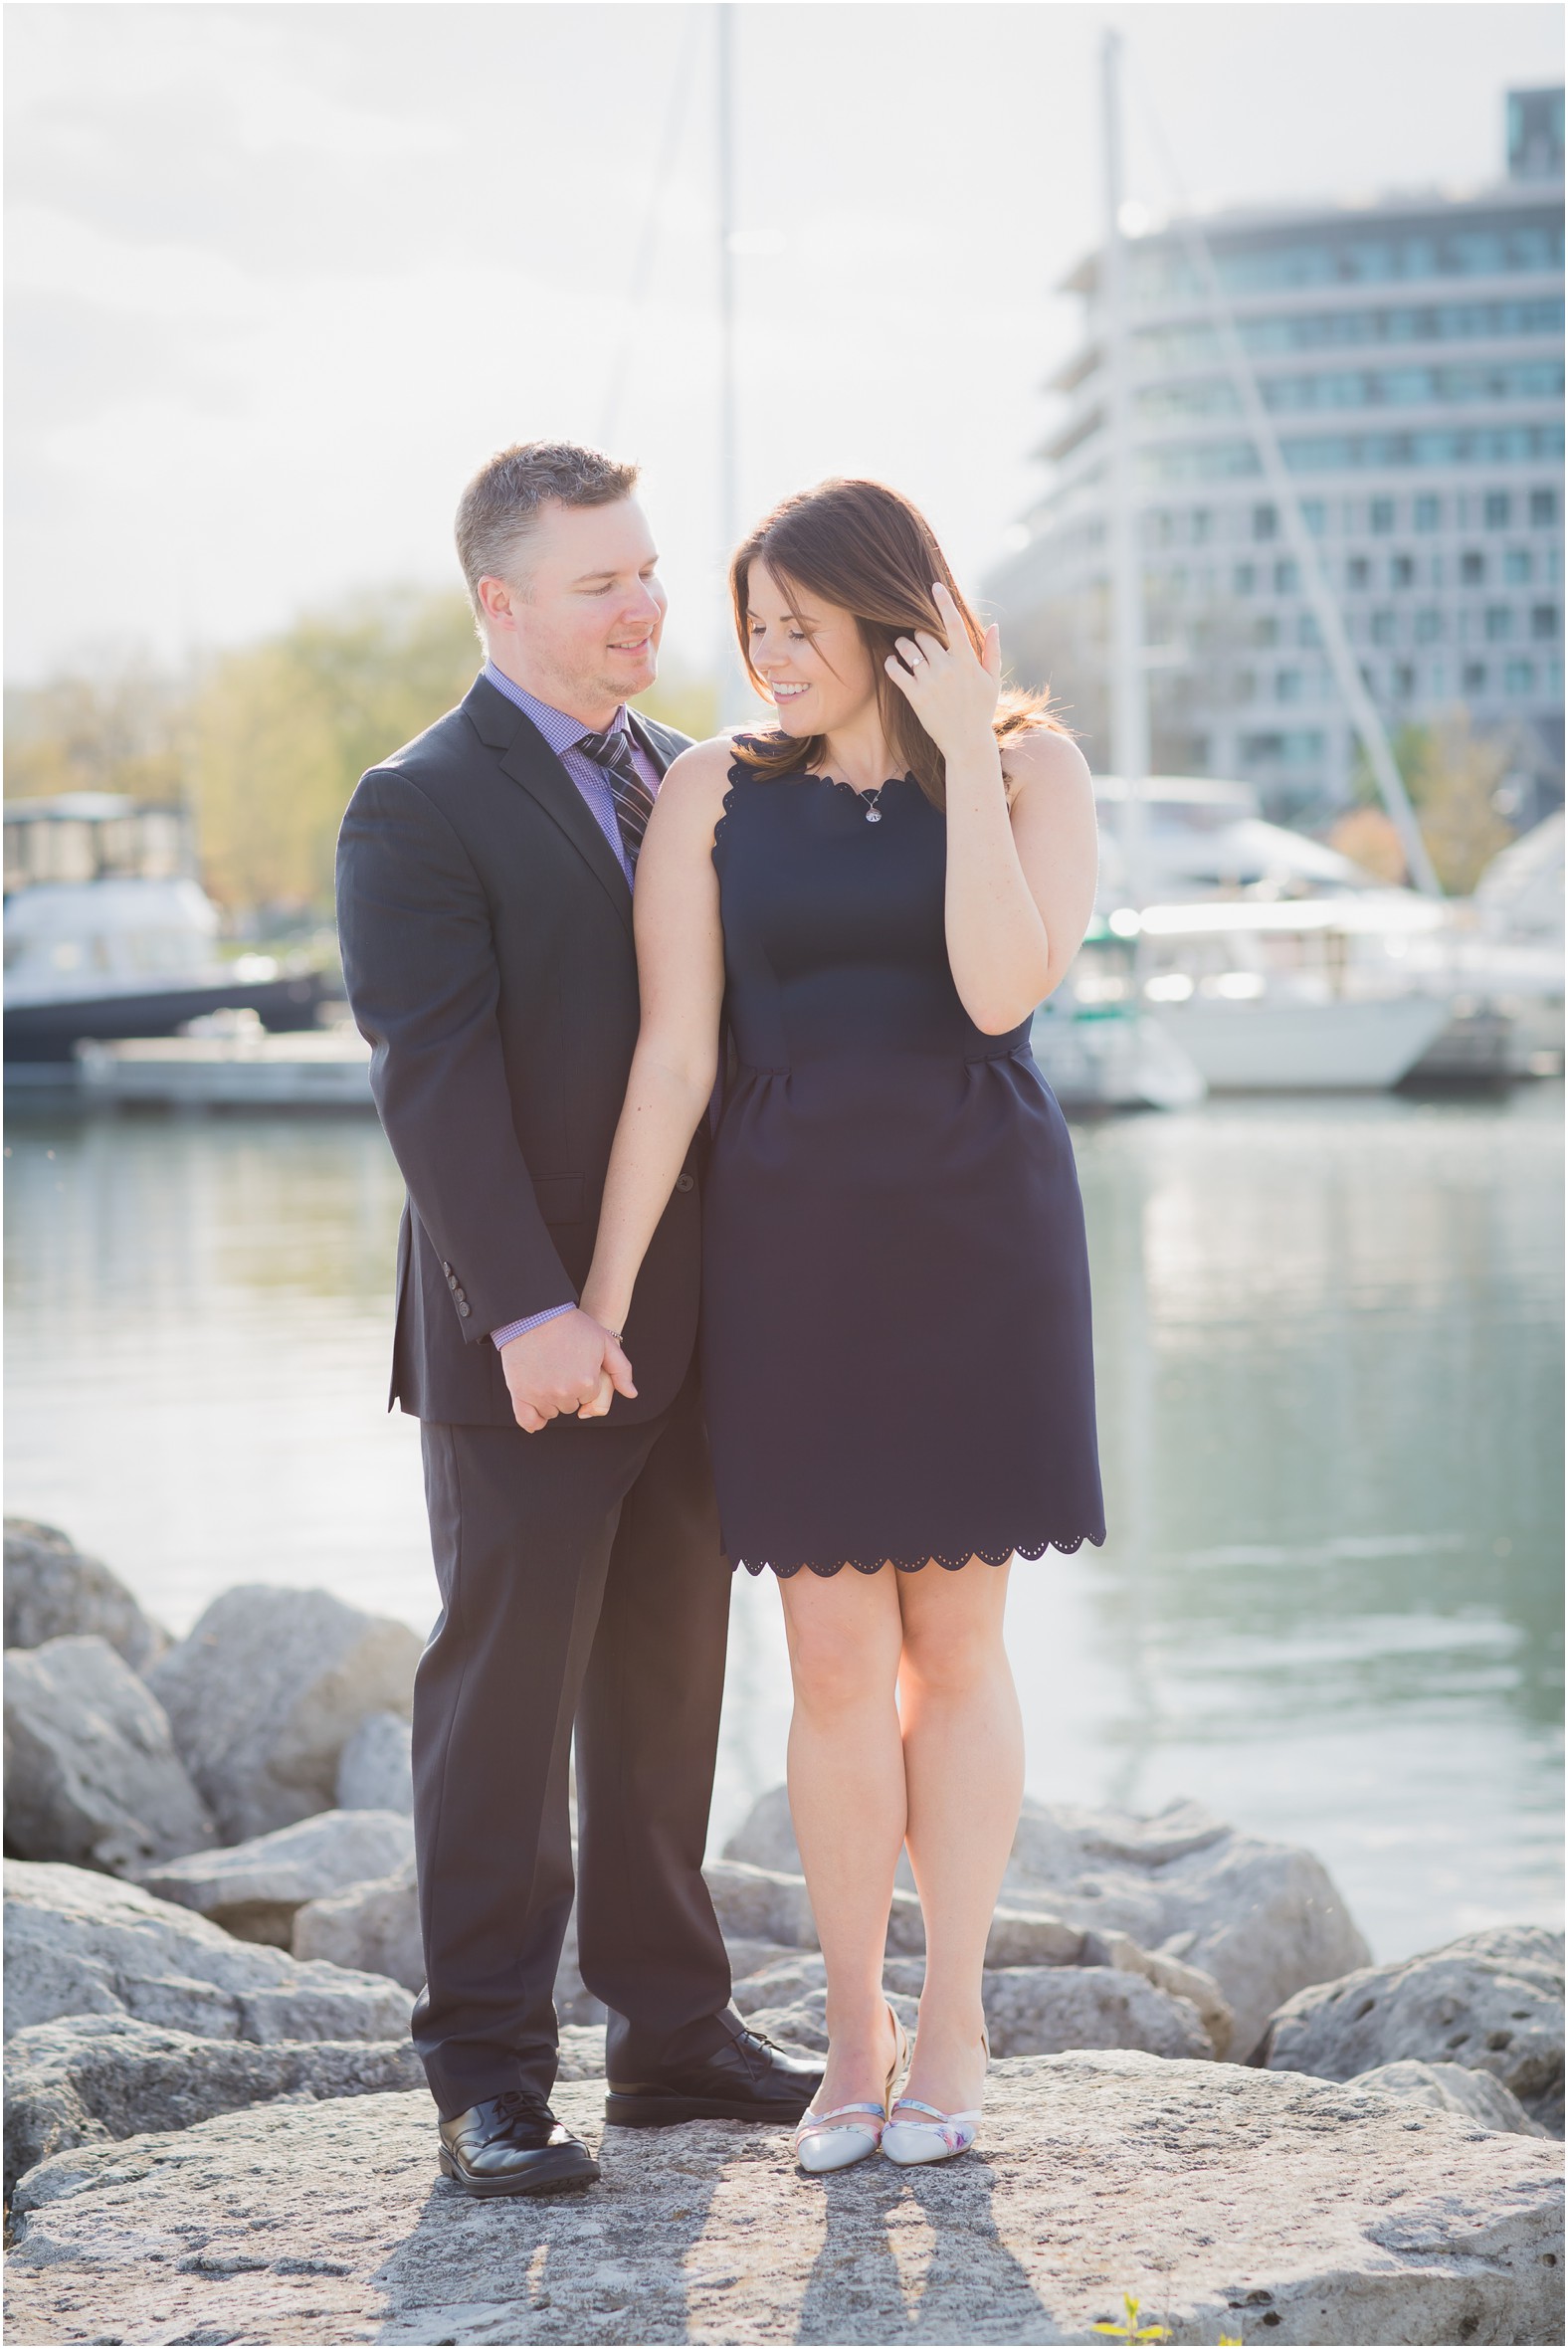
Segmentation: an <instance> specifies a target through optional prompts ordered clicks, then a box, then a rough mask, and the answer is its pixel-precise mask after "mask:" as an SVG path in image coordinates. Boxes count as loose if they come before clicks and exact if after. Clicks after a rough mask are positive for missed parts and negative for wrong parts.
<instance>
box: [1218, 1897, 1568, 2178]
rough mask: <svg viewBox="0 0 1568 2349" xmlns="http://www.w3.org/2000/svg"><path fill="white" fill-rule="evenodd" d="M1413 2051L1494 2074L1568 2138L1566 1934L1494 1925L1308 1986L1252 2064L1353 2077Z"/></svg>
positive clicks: (1423, 2059)
mask: <svg viewBox="0 0 1568 2349" xmlns="http://www.w3.org/2000/svg"><path fill="white" fill-rule="evenodd" d="M1407 2056H1409V2057H1413V2058H1414V2059H1415V2060H1416V2061H1417V2062H1419V2063H1445V2064H1447V2063H1459V2064H1463V2065H1464V2066H1465V2067H1466V2068H1467V2069H1468V2070H1470V2071H1489V2072H1490V2073H1491V2075H1492V2077H1493V2078H1494V2079H1499V2080H1501V2081H1502V2083H1503V2086H1504V2087H1506V2088H1510V2089H1511V2090H1512V2091H1513V2093H1514V2095H1515V2096H1517V2097H1518V2099H1519V2101H1520V2103H1521V2104H1522V2105H1523V2106H1524V2108H1525V2110H1526V2112H1528V2113H1530V2114H1532V2115H1533V2117H1534V2118H1535V2119H1537V2120H1539V2121H1542V2122H1544V2123H1545V2124H1546V2126H1547V2127H1548V2128H1551V2129H1553V2130H1554V2131H1555V2133H1556V2134H1557V2135H1559V2136H1560V2135H1561V2134H1562V2116H1563V1937H1562V1935H1561V1934H1560V1933H1549V1932H1548V1931H1547V1930H1546V1928H1545V1926H1544V1925H1494V1926H1492V1927H1490V1928H1488V1930H1487V1931H1485V1932H1483V1933H1467V1934H1466V1935H1465V1936H1464V1937H1463V1939H1461V1940H1459V1941H1450V1942H1448V1943H1447V1944H1446V1945H1445V1946H1444V1947H1443V1948H1442V1949H1433V1950H1428V1951H1426V1952H1425V1953H1424V1954H1423V1955H1422V1956H1420V1957H1413V1958H1406V1959H1405V1960H1404V1961H1403V1962H1402V1963H1400V1964H1398V1965H1392V1966H1363V1967H1361V1968H1359V1969H1358V1971H1357V1972H1355V1973H1353V1974H1347V1975H1346V1976H1345V1977H1344V1979H1343V1980H1342V1981H1339V1982H1325V1983H1320V1984H1318V1985H1317V1986H1316V1987H1315V1988H1314V1989H1311V1990H1303V1991H1300V1992H1298V1993H1297V1995H1296V1996H1295V1997H1294V1998H1292V1999H1290V2000H1288V2001H1287V2002H1286V2004H1285V2005H1284V2006H1282V2007H1281V2008H1280V2010H1279V2012H1278V2014H1276V2015H1275V2016H1274V2020H1273V2022H1272V2023H1271V2024H1270V2026H1269V2032H1268V2036H1267V2037H1266V2039H1265V2040H1264V2042H1263V2044H1262V2045H1261V2047H1260V2048H1259V2050H1258V2052H1257V2055H1255V2057H1254V2061H1255V2062H1259V2063H1265V2064H1267V2065H1268V2067H1269V2069H1270V2070H1271V2071H1309V2072H1312V2073H1313V2074H1314V2075H1315V2076H1316V2077H1317V2078H1318V2079H1354V2078H1355V2077H1356V2076H1357V2075H1358V2074H1359V2073H1361V2072H1366V2071H1371V2070H1373V2069H1374V2068H1376V2067H1377V2066H1379V2065H1382V2064H1385V2063H1398V2062H1401V2061H1403V2060H1404V2059H1405V2058H1406V2057H1407Z"/></svg>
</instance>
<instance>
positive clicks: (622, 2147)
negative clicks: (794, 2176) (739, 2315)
mask: <svg viewBox="0 0 1568 2349" xmlns="http://www.w3.org/2000/svg"><path fill="white" fill-rule="evenodd" d="M585 2134H587V2135H588V2136H589V2139H590V2142H591V2141H592V2140H593V2138H594V2137H596V2136H597V2132H596V2131H587V2132H585ZM686 2136H687V2132H686V2131H683V2130H658V2131H654V2130H647V2131H644V2130H629V2129H610V2130H606V2131H605V2132H604V2136H603V2140H602V2142H601V2143H599V2144H597V2145H596V2147H595V2150H596V2152H597V2154H598V2159H599V2164H600V2183H599V2185H598V2186H596V2187H594V2188H593V2189H591V2190H590V2191H589V2192H587V2193H577V2194H558V2195H537V2196H530V2195H518V2196H511V2197H497V2198H496V2199H495V2200H493V2201H480V2200H478V2199H477V2198H476V2197H475V2196H473V2195H471V2194H466V2193H465V2192H464V2191H463V2189H462V2188H461V2187H459V2186H455V2185H453V2184H451V2183H450V2182H449V2181H447V2180H445V2179H440V2180H437V2181H436V2182H434V2183H433V2185H432V2187H431V2190H430V2193H429V2195H428V2196H427V2198H426V2201H425V2205H424V2208H423V2210H422V2211H421V2212H420V2215H419V2221H418V2224H417V2225H416V2227H415V2228H414V2231H413V2233H412V2234H411V2235H409V2236H408V2237H407V2238H406V2240H405V2241H404V2242H403V2243H401V2244H400V2245H399V2246H398V2248H397V2250H396V2251H394V2252H393V2253H392V2255H391V2256H390V2257H389V2258H388V2259H387V2260H385V2261H384V2262H383V2264H382V2265H381V2267H380V2268H379V2269H378V2270H377V2271H376V2273H375V2275H374V2276H373V2277H372V2278H371V2281H372V2283H373V2284H374V2285H375V2286H377V2287H378V2288H379V2289H380V2290H381V2291H384V2292H385V2294H386V2295H387V2299H388V2301H389V2302H390V2303H391V2305H392V2307H393V2308H394V2309H395V2310H396V2314H395V2315H394V2316H392V2317H391V2318H389V2319H388V2321H387V2322H386V2323H385V2324H384V2326H383V2327H382V2329H381V2330H380V2331H379V2332H378V2333H377V2334H376V2336H375V2337H376V2339H377V2340H378V2341H383V2342H389V2343H390V2342H402V2343H416V2342H418V2343H422V2344H423V2343H429V2342H433V2341H436V2342H439V2341H461V2342H465V2343H467V2342H495V2343H503V2342H505V2343H510V2342H517V2341H562V2342H573V2343H590V2342H621V2343H624V2342H627V2341H638V2342H656V2341H686V2340H689V2339H690V2338H691V2336H692V2316H693V2311H692V2308H691V2304H690V2302H691V2290H690V2287H691V2285H692V2284H693V2283H700V2282H703V2281H706V2280H708V2279H707V2278H706V2277H705V2276H704V2275H703V2274H702V2273H701V2269H702V2264H703V2263H702V2261H701V2259H700V2256H698V2255H697V2254H698V2247H699V2245H700V2244H701V2242H702V2238H703V2236H704V2233H705V2232H706V2229H707V2225H708V2216H709V2206H710V2204H711V2202H712V2199H713V2194H714V2190H715V2187H716V2184H717V2180H716V2179H715V2177H714V2175H713V2169H712V2151H713V2149H712V2145H711V2143H710V2142H708V2143H707V2144H705V2145H704V2146H702V2147H701V2148H698V2147H696V2146H694V2145H692V2144H689V2143H687V2144H683V2143H681V2142H680V2140H681V2139H683V2138H685V2137H686ZM693 2259H694V2260H695V2265H696V2268H697V2270H698V2272H697V2273H696V2274H692V2273H690V2272H689V2268H690V2265H691V2263H692V2261H693ZM709 2264H710V2262H709ZM713 2280H719V2281H721V2280H722V2279H721V2278H715V2279H713Z"/></svg>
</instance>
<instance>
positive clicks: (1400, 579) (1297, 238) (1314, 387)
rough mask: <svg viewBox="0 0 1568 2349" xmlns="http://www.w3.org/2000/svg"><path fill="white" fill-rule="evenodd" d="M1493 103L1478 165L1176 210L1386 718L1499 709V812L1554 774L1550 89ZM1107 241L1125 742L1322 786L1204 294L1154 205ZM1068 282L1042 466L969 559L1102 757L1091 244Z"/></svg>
mask: <svg viewBox="0 0 1568 2349" xmlns="http://www.w3.org/2000/svg"><path fill="white" fill-rule="evenodd" d="M1508 127H1509V172H1508V177H1507V179H1506V180H1505V181H1504V182H1503V183H1502V184H1500V185H1498V186H1495V187H1490V188H1486V189H1483V190H1479V191H1472V192H1466V193H1456V192H1449V191H1445V192H1443V193H1440V194H1429V195H1423V196H1391V197H1388V198H1386V199H1384V200H1382V201H1379V202H1375V203H1357V204H1354V205H1349V204H1347V205H1345V206H1343V207H1340V208H1337V209H1333V210H1323V209H1314V210H1306V209H1291V210H1283V209H1281V210H1278V211H1271V212H1267V213H1266V212H1224V213H1219V214H1216V215H1214V216H1213V217H1211V218H1209V219H1208V220H1206V221H1205V222H1204V224H1203V225H1204V230H1205V234H1206V236H1207V238H1208V241H1209V245H1210V248H1211V250H1212V252H1213V254H1214V257H1215V262H1216V265H1217V268H1218V272H1219V277H1220V281H1221V284H1222V287H1223V289H1224V293H1225V296H1226V298H1227V300H1228V301H1229V303H1230V304H1231V306H1232V309H1233V312H1234V315H1235V318H1236V321H1237V325H1238V329H1239V332H1240V336H1241V341H1242V344H1243V347H1244V349H1245V351H1246V352H1247V354H1248V356H1249V358H1250V360H1251V363H1252V365H1253V367H1254V369H1255V371H1256V374H1257V377H1258V381H1259V385H1260V389H1261V392H1262V396H1263V399H1264V402H1265V404H1266V406H1267V407H1268V409H1269V410H1270V412H1271V414H1272V416H1273V418H1274V425H1275V429H1276V431H1277V433H1278V435H1279V439H1280V444H1281V449H1282V453H1283V456H1284V460H1285V463H1286V465H1287V466H1288V467H1289V469H1290V471H1291V473H1292V475H1293V476H1294V477H1295V479H1296V482H1297V485H1298V488H1299V491H1300V494H1301V498H1302V502H1303V509H1304V513H1305V517H1306V520H1307V524H1308V526H1309V528H1310V529H1311V530H1312V531H1313V533H1314V534H1315V535H1316V537H1317V538H1318V540H1319V543H1320V546H1321V550H1322V553H1323V557H1324V561H1325V563H1326V566H1327V571H1328V577H1329V581H1330V584H1331V586H1332V587H1333V589H1334V590H1335V592H1336V593H1337V595H1338V596H1339V599H1340V602H1341V607H1342V609H1343V612H1344V615H1345V620H1346V624H1347V628H1348V631H1349V635H1350V640H1351V644H1352V646H1353V647H1354V649H1355V653H1356V657H1357V659H1358V660H1359V662H1360V663H1361V666H1362V671H1363V675H1364V676H1365V678H1366V680H1367V684H1368V686H1369V689H1370V691H1371V693H1372V695H1373V698H1374V700H1375V702H1376V704H1377V706H1378V708H1379V710H1380V712H1381V714H1382V716H1383V720H1384V723H1385V724H1386V725H1387V726H1388V727H1389V729H1390V731H1393V730H1394V729H1396V728H1397V727H1398V726H1399V725H1401V724H1402V723H1404V722H1405V721H1407V720H1411V719H1417V720H1428V719H1431V718H1434V717H1437V716H1439V715H1441V714H1445V713H1447V712H1450V711H1452V710H1455V709H1457V708H1460V707H1463V708H1465V709H1467V710H1468V711H1469V712H1470V718H1471V720H1472V722H1473V723H1474V725H1475V726H1476V727H1477V729H1482V730H1486V731H1488V732H1494V731H1502V732H1504V733H1506V735H1507V736H1508V737H1509V741H1510V756H1511V764H1512V765H1513V767H1514V768H1515V770H1516V772H1517V775H1518V778H1519V780H1518V782H1517V784H1516V786H1515V792H1516V797H1515V802H1514V804H1513V805H1512V806H1511V807H1510V808H1509V810H1508V813H1509V815H1510V819H1511V821H1513V822H1514V823H1515V824H1527V823H1529V822H1531V821H1532V820H1534V819H1535V818H1537V817H1539V816H1540V815H1542V814H1544V813H1545V812H1546V811H1547V810H1548V809H1549V808H1550V807H1551V806H1552V805H1553V804H1555V803H1557V802H1560V800H1561V798H1562V724H1563V669H1562V647H1563V630H1562V545H1563V527H1562V524H1563V306H1562V300H1563V211H1562V196H1563V187H1562V180H1563V94H1562V92H1561V90H1555V91H1532V92H1515V93H1513V94H1512V95H1511V96H1510V98H1509V100H1508ZM1124 218H1125V216H1124ZM1127 226H1128V228H1129V232H1130V226H1131V224H1130V223H1128V224H1127ZM1127 259H1128V270H1127V287H1126V298H1127V301H1128V304H1129V308H1130V342H1131V369H1132V398H1131V403H1130V405H1131V431H1132V437H1133V446H1134V460H1135V480H1136V483H1137V490H1138V504H1139V517H1138V519H1139V531H1140V539H1141V548H1142V561H1143V596H1144V615H1143V622H1144V625H1143V635H1144V640H1145V644H1146V646H1147V651H1146V655H1145V658H1146V660H1147V662H1148V664H1149V673H1150V685H1151V702H1152V715H1153V746H1152V758H1153V762H1154V764H1155V765H1157V766H1159V767H1161V768H1163V769H1165V770H1166V771H1168V772H1178V773H1189V774H1218V775H1235V776H1243V777H1246V778H1247V779H1248V780H1250V781H1251V782H1253V783H1255V784H1256V785H1257V786H1258V788H1259V789H1260V791H1261V792H1262V794H1263V796H1264V799H1265V802H1266V805H1267V806H1268V808H1269V811H1270V813H1271V814H1274V815H1276V816H1282V817H1285V818H1289V819H1302V818H1306V819H1310V818H1312V817H1315V816H1319V815H1322V814H1325V813H1326V812H1327V811H1328V810H1329V809H1330V808H1331V807H1332V806H1333V805H1335V804H1336V803H1337V802H1339V801H1341V800H1342V799H1343V798H1344V797H1345V796H1346V795H1347V791H1348V785H1349V777H1350V772H1351V768H1352V765H1353V763H1354V759H1355V754H1356V753H1355V742H1354V738H1353V734H1352V729H1351V727H1350V725H1349V720H1348V717H1347V714H1346V712H1345V709H1344V707H1343V705H1342V702H1341V699H1340V696H1339V695H1338V693H1337V692H1336V690H1335V687H1334V685H1333V681H1332V678H1331V676H1330V673H1329V669H1328V666H1327V663H1326V662H1325V661H1324V659H1323V657H1322V653H1321V649H1320V645H1319V640H1318V632H1317V629H1316V626H1315V624H1314V621H1313V618H1312V615H1311V613H1310V611H1309V610H1308V609H1307V605H1306V601H1305V599H1304V597H1303V596H1302V594H1301V590H1300V582H1299V577H1298V572H1297V566H1296V564H1295V563H1294V561H1293V560H1292V559H1291V557H1290V554H1289V552H1288V549H1287V548H1286V546H1285V545H1284V543H1283V539H1282V534H1281V530H1280V521H1279V515H1278V512H1277V510H1276V507H1275V505H1274V502H1273V501H1272V500H1271V498H1270V497H1269V494H1268V491H1267V489H1266V487H1265V485H1264V483H1263V482H1262V480H1261V478H1260V467H1259V463H1258V458H1257V454H1256V451H1255V449H1254V447H1253V445H1252V443H1251V441H1250V439H1249V437H1248V435H1247V432H1246V428H1245V424H1244V422H1243V419H1242V416H1241V410H1240V403H1239V400H1238V396H1237V391H1236V386H1235V383H1234V381H1233V379H1232V377H1231V375H1230V373H1229V371H1228V369H1227V367H1226V364H1225V361H1224V358H1223V356H1222V352H1221V347H1220V341H1219V338H1218V336H1217V334H1216V332H1215V329H1214V325H1213V322H1212V317H1211V315H1210V314H1209V312H1208V309H1207V305H1206V299H1205V295H1204V294H1203V291H1202V289H1201V286H1200V284H1199V282H1198V281H1197V280H1196V279H1195V277H1194V274H1193V271H1192V268H1191V266H1190V261H1189V257H1188V255H1187V253H1186V251H1185V250H1184V246H1183V241H1182V238H1181V236H1180V234H1179V233H1178V232H1177V231H1176V230H1175V229H1174V228H1171V227H1168V226H1167V227H1160V226H1157V225H1153V224H1149V225H1148V226H1147V227H1146V230H1145V233H1143V234H1141V235H1139V236H1138V237H1137V238H1136V240H1135V241H1134V242H1132V243H1131V245H1130V249H1129V251H1128V256H1127ZM1066 287H1067V290H1068V291H1072V292H1074V293H1077V294H1080V295H1081V296H1082V298H1083V302H1084V310H1085V316H1084V330H1083V338H1082V342H1081V344H1080V346H1079V348H1078V351H1077V352H1076V353H1075V355H1074V357H1073V358H1072V359H1071V360H1070V361H1069V362H1068V364H1067V365H1066V366H1065V367H1063V368H1062V369H1061V370H1060V371H1059V373H1058V374H1057V376H1056V377H1055V378H1054V380H1053V382H1052V384H1051V386H1050V389H1051V390H1052V391H1053V392H1054V393H1055V394H1056V395H1057V396H1058V400H1059V404H1060V415H1059V420H1058V422H1057V424H1056V428H1055V430H1054V431H1053V432H1052V434H1051V437H1050V439H1049V440H1048V441H1047V443H1046V444H1045V446H1044V447H1043V448H1042V450H1041V452H1040V454H1041V456H1042V457H1043V458H1044V459H1045V460H1046V461H1047V462H1048V463H1049V465H1050V468H1051V475H1050V482H1049V486H1048V488H1047V489H1046V492H1045V494H1044V495H1043V496H1042V498H1041V499H1040V501H1039V503H1038V504H1037V505H1036V506H1035V507H1034V509H1033V510H1032V511H1031V512H1030V513H1029V514H1028V515H1027V516H1026V517H1025V519H1024V521H1023V522H1021V523H1020V524H1019V526H1018V529H1017V531H1016V532H1015V534H1014V535H1015V540H1016V545H1015V550H1014V552H1013V554H1012V555H1011V557H1010V558H1009V559H1008V560H1007V561H1006V562H1005V563H1004V564H1003V565H1002V566H1001V567H999V568H998V569H997V570H996V571H995V572H994V573H993V574H992V576H991V577H990V578H989V580H988V581H987V582H986V588H987V594H988V598H989V601H990V603H991V604H992V606H993V608H994V609H995V610H996V611H997V613H998V614H999V616H1000V617H1001V619H1002V622H1003V627H1004V635H1005V641H1006V642H1007V644H1008V647H1009V650H1010V653H1011V656H1012V658H1013V661H1014V664H1015V666H1016V667H1017V668H1018V670H1019V671H1020V673H1021V674H1023V675H1025V676H1033V677H1035V678H1038V679H1042V680H1044V679H1046V678H1050V679H1051V680H1052V682H1053V683H1054V684H1055V685H1057V686H1059V687H1060V688H1061V689H1062V690H1063V692H1064V694H1065V698H1066V699H1067V701H1068V702H1069V704H1070V709H1069V716H1070V719H1071V722H1073V723H1074V724H1075V725H1077V726H1078V727H1079V728H1080V729H1082V731H1083V732H1084V733H1085V735H1086V736H1087V743H1086V747H1087V749H1088V752H1089V756H1090V759H1091V761H1092V763H1094V764H1095V765H1096V766H1104V765H1106V764H1108V762H1109V743H1108V738H1107V716H1108V712H1107V710H1106V705H1105V683H1104V680H1105V671H1106V664H1107V650H1106V643H1105V636H1106V602H1107V576H1108V563H1109V554H1108V548H1107V543H1106V526H1105V525H1106V514H1105V477H1106V454H1107V452H1106V430H1105V399H1104V391H1103V383H1102V371H1101V341H1100V334H1099V319H1098V307H1099V288H1100V258H1099V256H1098V255H1097V254H1090V255H1088V256H1087V257H1086V258H1085V259H1084V260H1083V261H1082V262H1081V263H1080V264H1079V265H1078V268H1077V269H1076V270H1075V271H1074V273H1073V274H1072V276H1071V277H1070V278H1069V279H1068V280H1067V282H1066Z"/></svg>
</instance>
